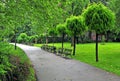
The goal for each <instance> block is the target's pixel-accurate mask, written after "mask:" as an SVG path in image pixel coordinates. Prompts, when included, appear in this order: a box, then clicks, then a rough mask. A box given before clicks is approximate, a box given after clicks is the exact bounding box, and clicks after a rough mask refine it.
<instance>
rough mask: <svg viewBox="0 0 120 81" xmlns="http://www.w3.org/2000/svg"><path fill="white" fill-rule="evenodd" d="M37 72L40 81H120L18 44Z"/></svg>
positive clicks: (73, 62)
mask: <svg viewBox="0 0 120 81" xmlns="http://www.w3.org/2000/svg"><path fill="white" fill-rule="evenodd" d="M17 46H19V47H20V48H22V49H23V50H24V51H25V52H26V54H27V55H28V57H29V58H30V60H31V61H32V63H33V65H34V68H35V70H36V75H37V78H38V81H120V77H119V76H116V75H114V74H111V73H109V72H106V71H103V70H100V69H98V68H95V67H93V66H90V65H88V64H85V63H82V62H79V61H75V60H70V59H64V58H61V57H59V56H56V55H54V54H52V53H48V52H45V51H43V50H41V49H40V48H38V47H33V46H27V45H22V44H17Z"/></svg>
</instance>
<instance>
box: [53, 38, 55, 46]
mask: <svg viewBox="0 0 120 81" xmlns="http://www.w3.org/2000/svg"><path fill="white" fill-rule="evenodd" d="M54 40H55V37H54V36H53V46H54Z"/></svg>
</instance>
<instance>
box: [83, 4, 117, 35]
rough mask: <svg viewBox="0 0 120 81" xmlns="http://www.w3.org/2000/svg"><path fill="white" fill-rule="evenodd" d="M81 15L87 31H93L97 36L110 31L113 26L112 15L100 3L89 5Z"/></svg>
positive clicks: (113, 19)
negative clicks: (87, 28)
mask: <svg viewBox="0 0 120 81" xmlns="http://www.w3.org/2000/svg"><path fill="white" fill-rule="evenodd" d="M82 15H83V16H84V18H85V24H86V25H87V26H88V27H89V29H90V30H95V31H96V32H97V33H98V34H101V33H104V32H106V31H108V30H112V29H113V27H114V25H115V15H114V13H113V12H112V11H111V10H110V9H108V8H107V7H106V6H104V5H103V4H102V3H93V4H90V5H89V6H88V7H87V9H85V10H84V12H83V14H82Z"/></svg>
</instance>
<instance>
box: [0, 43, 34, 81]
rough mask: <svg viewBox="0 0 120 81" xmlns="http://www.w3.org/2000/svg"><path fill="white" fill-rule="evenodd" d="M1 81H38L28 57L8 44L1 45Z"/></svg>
mask: <svg viewBox="0 0 120 81" xmlns="http://www.w3.org/2000/svg"><path fill="white" fill-rule="evenodd" d="M0 81H36V79H35V71H34V69H33V67H32V65H31V62H30V60H29V59H28V57H27V55H26V54H25V53H24V52H23V51H22V50H21V49H20V48H17V49H16V50H14V46H13V45H10V44H8V43H3V42H1V43H0Z"/></svg>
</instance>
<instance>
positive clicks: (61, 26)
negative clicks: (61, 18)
mask: <svg viewBox="0 0 120 81" xmlns="http://www.w3.org/2000/svg"><path fill="white" fill-rule="evenodd" d="M57 31H58V33H59V34H60V35H61V36H62V52H63V43H64V37H65V34H66V24H58V25H57Z"/></svg>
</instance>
